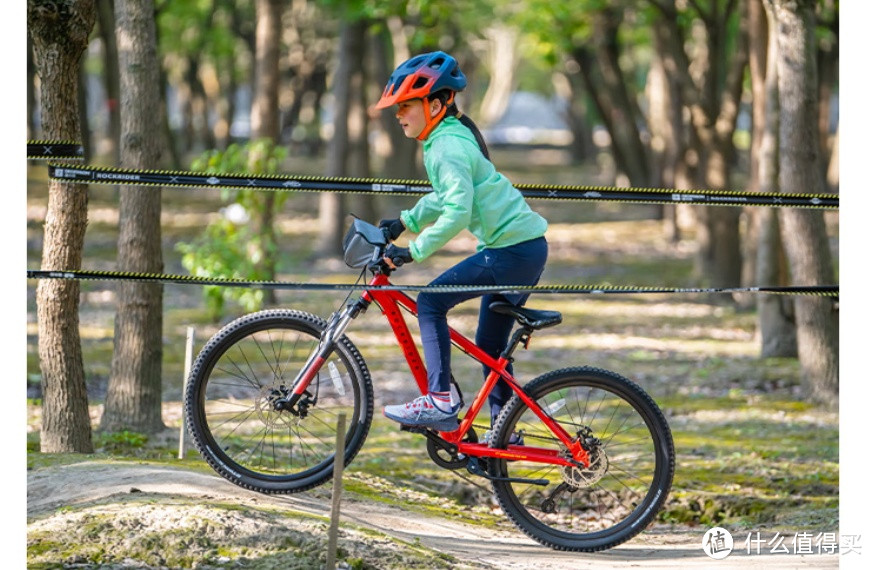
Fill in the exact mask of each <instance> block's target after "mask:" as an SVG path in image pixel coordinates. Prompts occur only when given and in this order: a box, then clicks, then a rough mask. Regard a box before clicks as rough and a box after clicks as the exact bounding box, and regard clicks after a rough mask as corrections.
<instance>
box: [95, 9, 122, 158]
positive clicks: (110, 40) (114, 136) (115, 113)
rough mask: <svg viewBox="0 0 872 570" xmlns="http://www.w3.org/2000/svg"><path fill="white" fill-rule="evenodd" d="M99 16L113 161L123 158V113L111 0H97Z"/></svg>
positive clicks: (107, 134) (108, 135)
mask: <svg viewBox="0 0 872 570" xmlns="http://www.w3.org/2000/svg"><path fill="white" fill-rule="evenodd" d="M97 18H98V22H99V28H100V40H101V41H102V42H103V84H104V86H105V88H106V111H107V113H108V116H109V128H108V130H107V132H106V134H105V140H106V142H107V143H108V144H107V145H106V146H107V147H108V148H109V153H110V155H111V157H112V163H113V164H117V163H118V161H120V160H121V152H120V144H119V141H120V140H121V113H120V109H119V104H118V100H119V99H120V97H121V96H120V94H119V92H118V90H119V85H118V46H117V45H116V44H115V9H114V8H113V3H112V2H111V0H98V1H97Z"/></svg>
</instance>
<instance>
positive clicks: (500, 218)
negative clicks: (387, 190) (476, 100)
mask: <svg viewBox="0 0 872 570" xmlns="http://www.w3.org/2000/svg"><path fill="white" fill-rule="evenodd" d="M424 168H426V170H427V177H428V178H429V179H430V185H431V186H432V187H433V191H432V192H430V193H429V194H426V195H425V196H424V197H423V198H421V199H420V200H418V202H417V204H415V206H414V207H413V208H412V209H410V210H403V211H402V212H400V219H402V221H403V224H404V225H405V226H406V228H408V229H410V230H411V231H413V232H415V233H417V234H419V235H418V236H417V237H416V238H415V239H413V240H412V241H411V242H409V252H410V253H411V254H412V258H413V259H414V260H415V261H421V260H423V259H426V258H427V257H429V256H430V255H432V254H433V253H434V252H435V251H437V250H438V249H439V248H441V247H442V246H443V245H445V244H446V243H448V241H449V240H451V238H453V237H454V236H456V235H457V234H458V233H460V232H461V231H462V230H464V229H467V230H469V231H470V232H471V233H472V235H474V236H475V237H476V238H478V250H481V249H484V248H501V247H508V246H510V245H515V244H518V243H521V242H524V241H527V240H531V239H534V238H538V237H541V236H543V235H545V230H546V229H547V228H548V222H547V221H545V218H543V217H542V216H540V215H539V214H537V213H536V212H534V211H533V210H532V209H530V206H529V205H528V204H527V202H526V200H525V199H524V197H523V195H521V193H520V192H519V191H518V190H517V189H516V188H515V187H514V186H512V183H511V182H509V180H508V179H507V178H506V177H505V176H503V175H502V174H500V173H499V172H497V171H496V169H495V168H494V165H493V164H492V163H491V162H490V161H489V160H488V159H486V158H485V157H484V155H483V154H482V153H481V150H480V149H479V148H478V143H477V142H476V141H475V137H474V136H473V134H472V132H471V131H470V130H469V129H468V128H466V126H464V125H463V124H462V123H461V122H460V121H459V120H458V119H457V118H455V117H446V118H445V119H443V120H442V122H441V123H440V124H439V125H438V126H437V127H436V128H435V129H434V130H433V132H432V133H430V136H428V137H427V139H426V140H425V141H424ZM425 226H426V227H425Z"/></svg>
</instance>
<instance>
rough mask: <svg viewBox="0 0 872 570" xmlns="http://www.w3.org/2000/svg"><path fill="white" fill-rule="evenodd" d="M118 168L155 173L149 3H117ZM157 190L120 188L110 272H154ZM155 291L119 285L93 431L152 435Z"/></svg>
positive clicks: (157, 365) (156, 401)
mask: <svg viewBox="0 0 872 570" xmlns="http://www.w3.org/2000/svg"><path fill="white" fill-rule="evenodd" d="M115 7H116V17H117V29H116V33H117V38H118V60H119V65H118V67H119V72H120V85H121V90H120V92H121V165H122V167H124V168H133V169H142V168H145V169H148V168H155V165H157V164H158V161H159V159H160V149H161V130H160V121H158V120H156V119H157V118H158V117H160V93H159V90H160V81H159V78H160V73H159V69H158V61H157V43H156V38H155V22H154V4H153V3H152V1H151V0H119V1H118V2H116V4H115ZM160 211H161V189H160V188H148V189H143V188H142V187H139V186H122V187H121V191H120V204H119V223H118V226H119V227H118V269H119V270H120V271H128V272H142V273H160V272H162V271H163V260H162V254H161V228H160ZM162 354H163V285H161V284H159V283H138V282H122V283H121V284H120V285H119V287H118V307H117V310H116V313H115V351H114V353H113V355H112V370H111V376H110V378H109V387H108V391H107V393H106V404H105V408H104V411H103V416H102V418H101V420H100V428H101V429H103V430H106V431H119V430H122V429H128V430H131V431H136V432H140V433H155V432H158V431H161V430H162V429H164V427H165V426H164V424H163V420H162V419H161V396H162V394H161V360H162Z"/></svg>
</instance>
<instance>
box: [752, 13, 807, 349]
mask: <svg viewBox="0 0 872 570" xmlns="http://www.w3.org/2000/svg"><path fill="white" fill-rule="evenodd" d="M764 4H765V0H752V1H751V12H750V14H751V21H752V24H751V30H752V33H751V38H750V39H751V46H752V49H751V54H752V58H751V62H750V63H751V88H752V91H753V95H754V118H753V120H754V124H753V136H752V146H751V168H752V170H751V174H752V186H751V189H752V190H754V191H758V192H778V128H779V108H778V65H777V60H778V38H777V37H776V35H775V34H774V33H772V34H770V33H769V30H770V29H774V28H775V20H774V14H773V13H772V11H771V10H769V9H765V8H766V6H768V4H766V6H764ZM754 224H755V226H756V227H755V233H756V235H757V251H756V260H755V261H756V263H755V276H756V277H755V279H756V281H757V283H759V284H761V285H788V284H789V283H788V268H787V259H786V258H785V256H784V247H783V245H782V243H781V239H780V235H779V227H780V225H779V223H778V213H777V211H776V210H774V209H772V208H756V209H755V210H754ZM793 313H794V311H793V298H791V297H788V296H780V295H757V328H758V336H759V338H760V355H761V356H762V357H764V358H765V357H773V356H782V357H795V356H796V355H797V352H796V323H795V320H794V314H793Z"/></svg>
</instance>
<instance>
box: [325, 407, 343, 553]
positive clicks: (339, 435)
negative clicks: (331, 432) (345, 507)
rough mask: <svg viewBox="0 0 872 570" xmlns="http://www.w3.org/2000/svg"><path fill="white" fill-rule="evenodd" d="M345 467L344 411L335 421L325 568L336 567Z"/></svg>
mask: <svg viewBox="0 0 872 570" xmlns="http://www.w3.org/2000/svg"><path fill="white" fill-rule="evenodd" d="M343 469H345V412H340V413H339V417H338V418H337V421H336V454H335V455H334V456H333V506H332V508H331V509H330V531H329V532H328V534H327V563H326V564H325V565H324V568H325V569H326V570H334V569H335V568H336V543H337V541H338V535H339V499H340V498H341V496H342V470H343Z"/></svg>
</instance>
